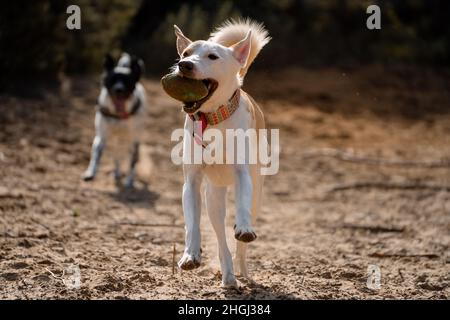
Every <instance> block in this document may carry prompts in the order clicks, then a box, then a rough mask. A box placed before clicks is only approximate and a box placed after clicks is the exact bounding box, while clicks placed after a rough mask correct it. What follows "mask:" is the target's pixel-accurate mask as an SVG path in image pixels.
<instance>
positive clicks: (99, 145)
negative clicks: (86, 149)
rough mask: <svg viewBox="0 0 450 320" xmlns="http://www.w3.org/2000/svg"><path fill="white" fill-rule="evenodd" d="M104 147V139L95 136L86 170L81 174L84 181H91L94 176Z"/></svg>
mask: <svg viewBox="0 0 450 320" xmlns="http://www.w3.org/2000/svg"><path fill="white" fill-rule="evenodd" d="M104 147H105V139H104V138H103V137H101V136H95V138H94V141H93V142H92V150H91V160H90V162H89V166H88V168H87V170H86V171H85V172H84V174H83V180H84V181H91V180H93V179H94V178H95V174H96V173H97V168H98V164H99V163H100V159H101V157H102V153H103V149H104Z"/></svg>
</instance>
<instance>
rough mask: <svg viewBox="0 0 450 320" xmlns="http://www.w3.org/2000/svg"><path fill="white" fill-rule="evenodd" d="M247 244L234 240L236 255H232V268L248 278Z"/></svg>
mask: <svg viewBox="0 0 450 320" xmlns="http://www.w3.org/2000/svg"><path fill="white" fill-rule="evenodd" d="M246 259H247V244H246V243H245V242H242V241H236V256H235V257H234V269H235V270H236V274H238V275H240V276H242V277H244V278H248V269H247V260H246Z"/></svg>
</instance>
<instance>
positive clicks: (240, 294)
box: [224, 280, 298, 300]
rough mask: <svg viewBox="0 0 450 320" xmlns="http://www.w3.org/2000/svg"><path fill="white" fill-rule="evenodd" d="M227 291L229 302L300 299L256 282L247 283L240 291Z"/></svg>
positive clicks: (226, 296) (231, 289) (226, 295)
mask: <svg viewBox="0 0 450 320" xmlns="http://www.w3.org/2000/svg"><path fill="white" fill-rule="evenodd" d="M224 290H225V298H226V299H228V300H255V299H256V300H260V299H261V300H293V299H298V298H297V297H295V296H294V295H293V294H290V293H284V292H276V291H275V290H274V288H271V287H269V286H265V285H263V284H260V283H257V282H255V281H253V280H252V281H245V282H244V283H243V287H241V288H239V289H234V288H229V289H224Z"/></svg>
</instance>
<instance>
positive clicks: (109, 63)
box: [103, 53, 114, 71]
mask: <svg viewBox="0 0 450 320" xmlns="http://www.w3.org/2000/svg"><path fill="white" fill-rule="evenodd" d="M103 68H104V69H105V70H106V71H111V70H112V69H114V59H113V57H112V56H111V54H109V53H108V54H106V55H105V61H104V62H103Z"/></svg>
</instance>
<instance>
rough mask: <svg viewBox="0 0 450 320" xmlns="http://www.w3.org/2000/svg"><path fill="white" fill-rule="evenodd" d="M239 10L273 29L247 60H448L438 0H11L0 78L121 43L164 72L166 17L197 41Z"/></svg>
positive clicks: (94, 56)
mask: <svg viewBox="0 0 450 320" xmlns="http://www.w3.org/2000/svg"><path fill="white" fill-rule="evenodd" d="M373 3H375V4H378V5H379V6H380V7H381V12H382V29H381V30H375V31H370V30H368V29H367V28H366V19H367V17H368V15H367V14H366V8H367V6H368V5H370V4H373ZM70 4H76V5H79V6H80V7H81V14H82V29H81V30H79V31H69V30H68V29H67V28H66V19H67V17H68V14H66V8H67V7H68V6H69V5H70ZM240 16H242V17H251V18H253V19H255V20H258V21H261V22H264V23H265V25H266V26H267V28H268V30H269V32H270V34H271V36H272V37H273V41H272V42H271V43H270V44H269V45H268V46H267V48H266V49H265V50H264V54H263V55H262V56H261V57H260V58H259V59H258V60H257V64H256V66H255V67H258V65H260V66H264V67H271V66H275V67H280V66H283V65H292V64H302V65H330V64H333V65H336V64H354V63H371V62H383V63H411V64H424V63H426V64H435V65H439V64H447V65H448V64H449V62H450V24H449V23H448V21H449V19H450V2H449V1H446V0H433V1H429V0H411V1H402V0H390V1H387V0H384V1H383V0H378V1H377V0H374V1H369V0H321V1H316V0H259V1H258V0H240V1H231V0H227V1H223V0H184V1H181V0H170V1H154V0H141V1H135V0H76V1H69V0H39V1H25V0H15V1H11V2H5V3H4V4H3V5H2V9H1V10H0V70H2V73H1V74H2V76H1V77H0V86H1V87H2V88H3V86H4V83H7V82H9V81H10V80H13V79H14V78H18V79H19V80H23V78H24V77H28V78H35V77H50V78H55V77H57V75H58V74H59V73H61V72H66V73H71V74H73V73H82V72H92V71H94V72H98V71H99V70H100V67H101V61H102V59H103V56H104V54H105V53H106V52H112V53H113V54H116V55H117V54H119V52H120V51H122V50H126V51H129V52H131V53H134V54H137V55H139V56H141V57H142V58H143V59H144V60H145V62H146V66H147V70H148V71H150V72H159V73H164V72H165V71H167V68H168V67H170V65H171V64H173V63H174V61H175V59H176V58H177V55H176V50H175V36H174V34H173V25H174V24H177V25H178V26H180V27H181V28H182V30H183V31H184V32H185V34H186V35H187V36H189V37H190V38H191V39H193V40H196V39H205V38H207V37H208V34H209V32H210V31H211V30H212V29H213V28H214V27H215V26H217V25H219V24H220V23H222V22H223V21H225V20H227V19H229V18H232V17H234V18H236V17H240Z"/></svg>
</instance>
